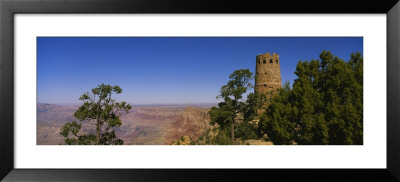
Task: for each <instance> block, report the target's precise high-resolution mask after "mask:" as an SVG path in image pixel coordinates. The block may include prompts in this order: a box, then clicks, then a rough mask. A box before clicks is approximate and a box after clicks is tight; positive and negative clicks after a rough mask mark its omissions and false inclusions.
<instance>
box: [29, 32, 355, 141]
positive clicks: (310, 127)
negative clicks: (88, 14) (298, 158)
mask: <svg viewBox="0 0 400 182" xmlns="http://www.w3.org/2000/svg"><path fill="white" fill-rule="evenodd" d="M36 107H37V120H36V144H37V145H363V37H37V105H36Z"/></svg>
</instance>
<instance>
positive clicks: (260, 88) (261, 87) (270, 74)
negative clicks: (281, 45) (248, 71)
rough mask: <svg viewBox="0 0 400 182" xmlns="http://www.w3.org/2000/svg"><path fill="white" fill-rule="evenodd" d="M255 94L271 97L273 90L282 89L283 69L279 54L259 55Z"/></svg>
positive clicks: (257, 58)
mask: <svg viewBox="0 0 400 182" xmlns="http://www.w3.org/2000/svg"><path fill="white" fill-rule="evenodd" d="M255 80H256V81H255V87H254V92H257V93H264V94H266V95H267V98H270V97H271V94H268V93H270V92H271V91H273V90H276V89H278V88H281V87H282V81H281V67H280V60H279V55H278V54H275V53H273V54H270V53H269V52H267V53H265V54H259V55H257V57H256V79H255Z"/></svg>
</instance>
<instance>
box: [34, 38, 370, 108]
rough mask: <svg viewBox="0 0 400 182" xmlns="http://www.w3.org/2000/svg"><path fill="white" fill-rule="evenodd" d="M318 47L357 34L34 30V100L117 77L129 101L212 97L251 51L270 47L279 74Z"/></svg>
mask: <svg viewBox="0 0 400 182" xmlns="http://www.w3.org/2000/svg"><path fill="white" fill-rule="evenodd" d="M322 50H329V51H331V52H332V53H333V54H334V55H337V56H338V57H340V58H343V59H345V60H346V61H347V60H348V59H349V58H350V54H351V53H352V52H356V51H358V52H361V53H362V52H363V38H362V37H326V38H320V37H112V38H111V37H86V38H85V37H59V38H57V37H38V38H37V83H38V85H37V92H38V93H37V96H38V100H37V101H38V102H39V103H52V104H77V103H80V101H79V100H78V98H79V97H80V95H82V93H84V92H86V91H90V90H91V89H92V88H94V87H96V86H97V85H98V84H101V83H105V84H111V85H119V86H120V87H121V88H122V89H123V90H124V91H123V93H122V94H120V95H119V96H118V97H117V100H119V101H121V100H124V101H127V102H129V103H131V104H191V103H217V102H218V100H216V96H217V95H218V94H219V90H220V88H221V86H222V85H224V84H226V82H227V81H228V77H229V74H230V73H232V72H233V71H234V70H236V69H246V68H248V69H250V71H252V72H254V70H255V63H256V60H255V58H256V56H257V54H258V53H265V52H271V53H272V52H275V53H278V54H279V57H280V60H281V62H280V63H281V74H282V82H283V83H284V82H285V81H289V82H290V84H293V80H294V79H295V78H296V76H295V75H294V71H295V68H296V64H297V62H298V61H299V60H303V61H304V60H311V59H318V56H319V54H320V53H321V51H322Z"/></svg>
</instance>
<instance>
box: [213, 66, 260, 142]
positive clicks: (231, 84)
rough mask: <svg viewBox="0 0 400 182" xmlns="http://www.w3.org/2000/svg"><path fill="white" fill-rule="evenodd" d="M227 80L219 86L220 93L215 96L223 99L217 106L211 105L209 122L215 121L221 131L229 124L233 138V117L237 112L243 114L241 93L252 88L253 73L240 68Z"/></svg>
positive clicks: (243, 103) (243, 105)
mask: <svg viewBox="0 0 400 182" xmlns="http://www.w3.org/2000/svg"><path fill="white" fill-rule="evenodd" d="M229 79H230V80H229V81H228V83H227V84H226V85H224V86H222V87H221V91H220V95H218V96H217V98H222V99H223V100H224V101H223V102H220V103H219V104H218V106H219V107H212V108H211V110H210V112H209V113H210V117H211V124H215V123H217V124H218V125H219V126H220V127H221V131H224V132H225V131H226V130H225V129H226V128H227V127H228V126H231V140H232V143H233V142H234V140H235V134H234V130H235V119H236V117H237V116H238V114H242V115H243V114H244V112H243V111H244V107H245V102H244V101H243V99H242V98H243V94H244V93H246V92H247V90H248V89H249V88H252V87H253V85H252V84H251V80H252V79H253V74H252V73H251V72H250V71H249V69H240V70H236V71H234V72H233V73H232V74H231V75H230V76H229Z"/></svg>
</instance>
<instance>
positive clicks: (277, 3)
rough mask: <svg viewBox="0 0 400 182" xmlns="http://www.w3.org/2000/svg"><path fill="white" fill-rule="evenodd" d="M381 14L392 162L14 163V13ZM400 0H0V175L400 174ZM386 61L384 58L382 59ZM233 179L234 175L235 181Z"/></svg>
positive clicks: (302, 177)
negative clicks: (276, 165) (338, 165)
mask: <svg viewBox="0 0 400 182" xmlns="http://www.w3.org/2000/svg"><path fill="white" fill-rule="evenodd" d="M19 13H21V14H24V13H28V14H30V13H57V14H59V13H70V14H75V13H77V14H82V13H83V14H86V13H101V14H103V13H118V14H119V13H189V14H193V13H200V14H205V13H235V14H236V13H238V14H249V13H313V14H315V15H316V16H318V14H319V13H335V14H336V13H350V14H354V13H368V14H370V13H382V14H386V15H387V168H386V169H15V168H14V91H15V90H14V16H13V15H14V14H19ZM399 17H400V3H399V2H398V0H387V1H377V0H374V1H366V0H303V1H293V0H266V1H260V0H250V1H249V0H247V1H245V0H219V1H212V0H146V1H144V0H130V1H128V0H118V1H116V0H80V1H76V0H14V1H11V0H0V40H1V42H0V46H1V47H0V88H1V90H0V103H1V104H0V147H1V148H0V167H1V168H0V179H3V180H4V181H117V180H118V181H226V180H228V178H230V179H233V180H234V181H239V180H240V181H256V180H270V181H293V180H296V181H399V180H400V150H399V144H400V123H399V118H400V112H399V104H400V100H399V96H398V95H399V94H398V93H399V91H400V89H399V87H400V82H399V78H400V72H399V68H400V62H399V61H400V59H399V56H400V36H399V34H400V33H399V31H400V25H399V22H400V20H399ZM376 61H379V60H376ZM229 181H230V180H229Z"/></svg>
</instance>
